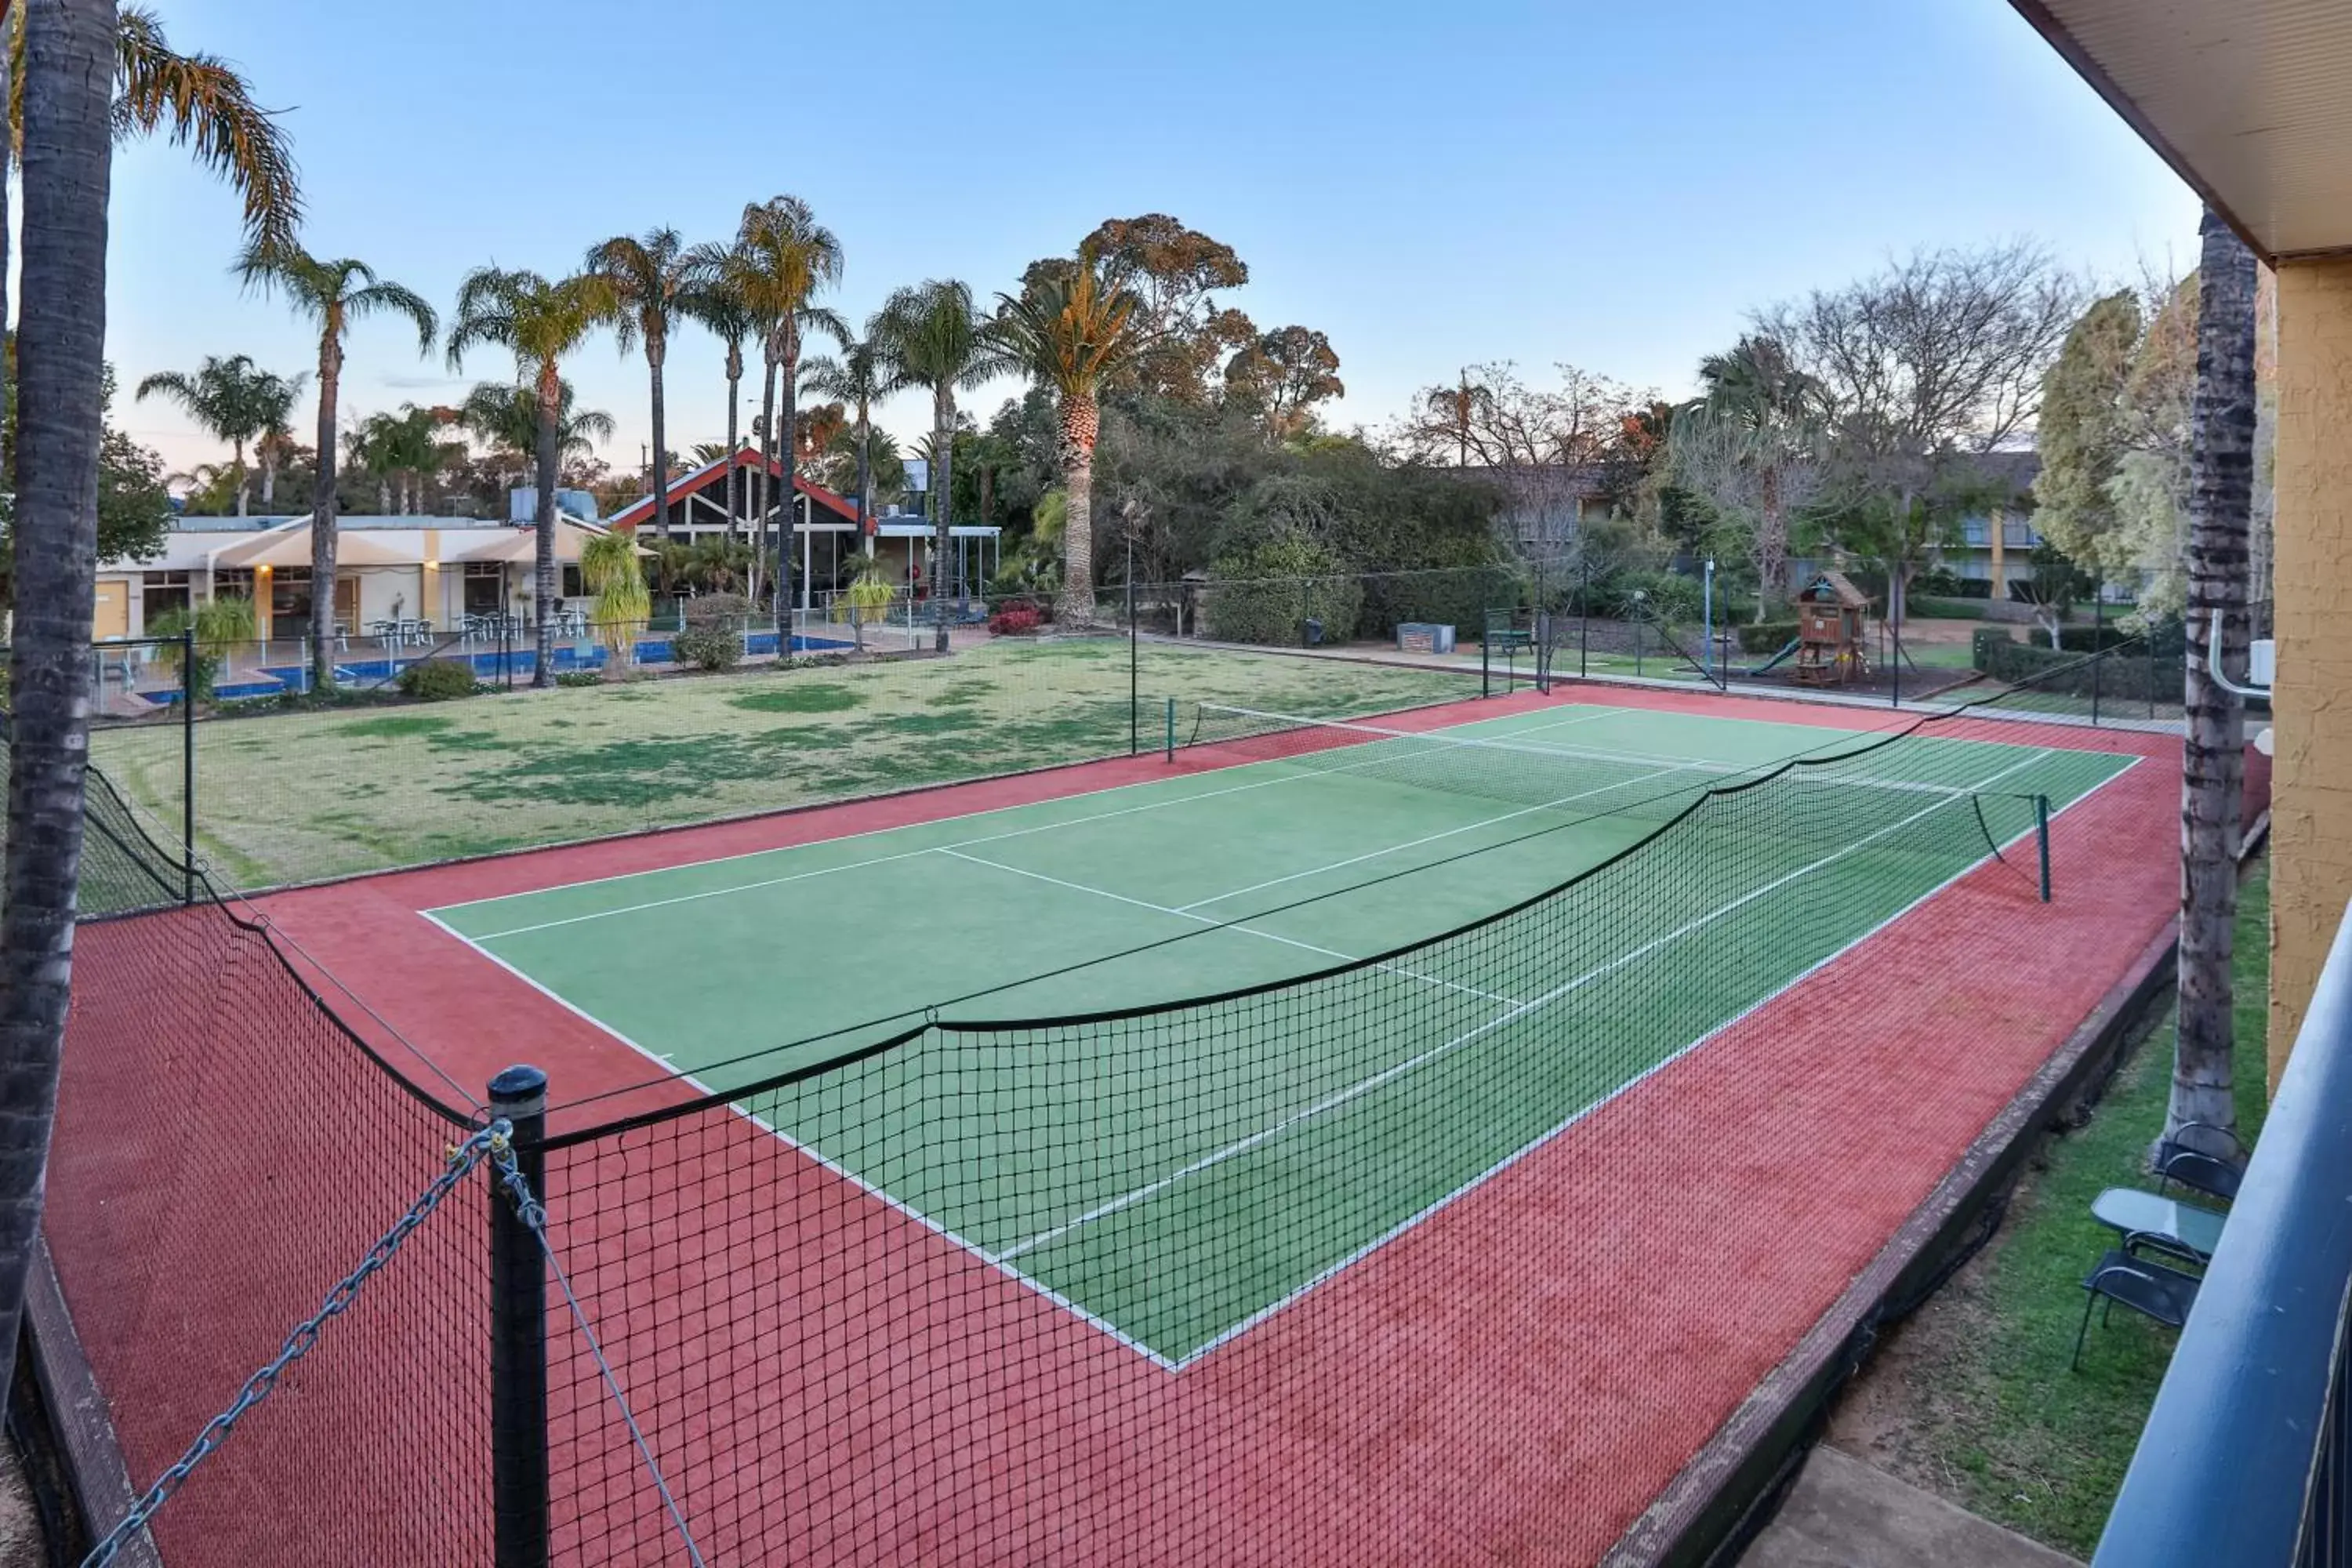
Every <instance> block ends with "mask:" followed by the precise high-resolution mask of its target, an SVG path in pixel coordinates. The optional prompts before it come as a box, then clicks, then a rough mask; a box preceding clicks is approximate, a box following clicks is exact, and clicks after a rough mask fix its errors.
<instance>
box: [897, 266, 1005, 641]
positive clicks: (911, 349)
mask: <svg viewBox="0 0 2352 1568" xmlns="http://www.w3.org/2000/svg"><path fill="white" fill-rule="evenodd" d="M866 336H867V338H868V339H870V340H871V341H872V342H873V344H874V353H875V355H876V358H877V362H878V364H879V367H880V373H881V379H882V380H883V382H885V383H886V384H889V385H891V386H893V387H894V388H895V387H905V386H919V387H922V388H924V389H925V390H926V391H928V392H929V393H930V395H931V445H932V447H933V448H934V450H935V452H936V454H937V455H936V457H935V458H934V459H933V461H932V464H931V475H930V495H931V537H932V546H931V549H932V562H933V567H932V578H933V581H932V583H931V597H932V600H933V603H934V606H935V608H936V610H937V616H936V617H935V618H936V619H937V621H938V626H937V627H936V628H935V629H934V631H933V633H932V637H933V642H932V647H935V648H936V649H937V650H938V651H940V652H941V653H945V652H946V651H947V647H948V622H947V608H946V603H945V599H944V596H943V595H941V593H940V587H941V584H940V582H939V581H938V578H939V577H940V574H941V573H942V572H943V571H944V570H945V568H946V565H947V563H948V561H949V560H950V551H951V549H952V546H951V544H950V541H949V535H948V526H949V515H948V514H949V507H948V497H949V495H950V490H949V489H948V485H949V481H950V478H951V475H950V471H949V470H950V462H949V458H950V455H951V453H952V450H953V448H954V445H955V420H956V393H957V392H958V391H959V390H962V391H970V390H971V389H972V388H974V387H977V386H979V385H980V384H982V383H983V382H986V381H987V380H989V379H990V378H991V377H992V376H995V375H998V374H1002V373H1003V371H1004V370H1005V369H1006V368H1008V365H1009V361H1008V360H1007V358H1006V355H1005V353H1004V351H1003V348H1001V347H1000V346H999V344H998V342H997V341H996V339H995V338H994V337H992V335H991V334H990V331H989V326H988V322H987V321H986V320H985V319H984V318H983V317H982V315H981V314H980V312H979V311H978V310H976V309H975V308H974V307H973V305H972V300H971V289H970V288H969V287H967V286H966V285H965V284H963V283H961V282H959V281H958V280H956V279H952V278H949V279H931V280H930V281H928V282H925V283H922V284H919V285H917V286H916V287H914V288H911V289H899V290H898V292H897V293H895V294H893V295H891V296H890V298H889V299H887V300H885V301H883V304H882V309H881V310H880V311H879V312H878V313H877V315H876V316H875V318H874V320H873V322H872V323H871V324H870V325H869V326H868V327H867V328H866Z"/></svg>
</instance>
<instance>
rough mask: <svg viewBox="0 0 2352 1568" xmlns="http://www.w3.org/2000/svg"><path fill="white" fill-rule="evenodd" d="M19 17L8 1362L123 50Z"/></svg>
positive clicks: (82, 730) (78, 790) (98, 7)
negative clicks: (115, 71) (24, 306)
mask: <svg viewBox="0 0 2352 1568" xmlns="http://www.w3.org/2000/svg"><path fill="white" fill-rule="evenodd" d="M29 9H30V15H29V16H26V23H25V29H26V37H25V68H24V71H23V73H22V78H21V79H22V81H23V83H24V147H25V172H24V193H25V202H24V230H25V247H24V253H23V258H22V265H23V268H24V290H25V298H26V299H27V300H39V301H40V302H41V309H39V310H26V311H25V312H24V317H23V321H22V323H21V325H20V327H19V329H18V331H17V336H16V370H17V388H18V395H19V400H18V403H17V409H18V411H19V412H18V418H19V421H20V426H19V430H18V435H17V441H16V475H15V480H16V483H15V519H14V522H13V534H14V539H15V546H16V549H15V572H16V580H15V601H16V632H15V647H14V650H13V653H12V657H11V661H10V669H9V715H8V727H9V747H8V752H9V757H8V767H9V780H8V784H9V787H8V806H7V811H8V819H7V828H6V831H5V834H0V837H4V838H5V841H6V842H5V851H0V855H5V872H0V1086H5V1087H0V1112H5V1114H0V1351H5V1352H7V1353H8V1354H9V1355H10V1356H12V1357H13V1356H14V1354H15V1353H16V1327H17V1322H18V1318H19V1314H20V1313H21V1311H22V1309H23V1303H24V1299H25V1275H26V1267H27V1264H28V1261H29V1259H30V1258H31V1256H32V1249H33V1247H34V1244H35V1239H36V1237H37V1236H38V1235H39V1232H40V1226H41V1191H42V1187H41V1173H42V1171H43V1169H44V1168H45V1166H46V1164H47V1158H48V1149H49V1130H50V1127H51V1125H52V1123H53V1121H54V1120H55V1116H56V1111H57V1090H58V1061H59V1059H60V1057H61V1054H62V1051H63V1047H64V1044H65V1027H66V1003H67V998H68V994H69V993H70V991H71V988H72V983H73V923H74V896H75V889H76V885H77V883H78V882H79V879H80V873H81V847H82V783H83V777H84V770H85V767H86V765H87V763H88V760H89V717H90V713H89V710H90V685H91V683H90V679H89V658H90V616H91V609H92V605H93V604H94V602H95V597H96V587H95V583H96V578H95V574H94V566H95V563H96V560H97V556H98V509H97V507H96V505H95V504H94V500H93V495H94V486H95V484H96V476H97V473H98V460H99V449H100V433H101V431H102V429H103V427H104V423H105V411H106V400H105V394H104V390H103V388H104V384H105V373H106V366H105V359H104V356H105V343H106V203H107V195H108V182H109V176H110V173H111V154H112V150H113V141H114V122H113V115H112V112H111V110H112V104H111V103H110V93H109V81H110V73H109V71H108V69H107V62H108V60H109V59H110V58H111V57H112V55H113V53H114V51H115V47H116V45H115V10H114V3H113V0H45V3H44V4H42V5H37V6H32V7H30V8H29ZM6 140H7V138H6V137H5V136H0V142H5V141H6ZM0 174H5V171H0ZM0 183H5V181H4V180H0ZM0 229H5V225H0Z"/></svg>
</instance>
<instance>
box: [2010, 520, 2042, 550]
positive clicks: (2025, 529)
mask: <svg viewBox="0 0 2352 1568" xmlns="http://www.w3.org/2000/svg"><path fill="white" fill-rule="evenodd" d="M2000 538H2001V542H2002V543H2004V544H2006V545H2008V546H2010V547H2011V549H2014V550H2031V549H2032V548H2033V547H2034V546H2035V545H2036V544H2038V543H2040V542H2041V541H2040V540H2039V539H2037V538H2035V537H2034V533H2033V525H2032V523H2030V522H2028V521H2025V520H2024V519H2023V518H2021V517H2011V518H2004V519H2002V520H2001V525H2000Z"/></svg>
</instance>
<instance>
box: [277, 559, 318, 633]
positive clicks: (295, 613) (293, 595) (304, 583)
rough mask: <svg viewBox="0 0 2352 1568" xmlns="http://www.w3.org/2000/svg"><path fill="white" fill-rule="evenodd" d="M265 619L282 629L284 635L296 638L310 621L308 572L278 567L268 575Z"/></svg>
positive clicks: (306, 569) (307, 568) (306, 567)
mask: <svg viewBox="0 0 2352 1568" xmlns="http://www.w3.org/2000/svg"><path fill="white" fill-rule="evenodd" d="M269 618H270V620H271V622H272V623H273V624H275V625H278V626H284V627H285V633H284V635H286V636H288V637H295V636H299V629H298V628H299V627H301V626H308V625H309V623H310V568H309V567H308V566H281V567H279V568H278V570H277V571H275V572H273V573H271V574H269Z"/></svg>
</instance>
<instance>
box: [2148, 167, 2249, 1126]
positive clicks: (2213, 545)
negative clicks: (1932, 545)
mask: <svg viewBox="0 0 2352 1568" xmlns="http://www.w3.org/2000/svg"><path fill="white" fill-rule="evenodd" d="M2200 232H2201V233H2202V235H2203V237H2204V241H2205V247H2204V258H2203V260H2202V262H2201V263H2200V266H2199V268H2198V274H2197V279H2198V281H2197V294H2198V306H2197V395H2196V404H2195V410H2196V411H2195V414H2194V416H2193V418H2192V421H2191V423H2192V425H2193V426H2194V430H2195V435H2194V437H2193V440H2194V447H2193V456H2192V458H2191V459H2190V470H2191V476H2192V477H2191V480H2190V487H2189V492H2190V500H2189V628H2188V630H2189V660H2188V689H2187V692H2186V694H2185V696H2184V699H2183V700H2184V702H2185V704H2186V706H2187V708H2188V716H2189V736H2188V744H2187V746H2186V748H2185V749H2184V751H2183V752H2182V757H2183V761H2182V765H2181V779H2180V851H2181V857H2180V1026H2179V1033H2178V1035H2177V1037H2176V1038H2175V1041H2174V1045H2173V1056H2172V1097H2171V1102H2170V1104H2169V1105H2168V1108H2167V1110H2166V1112H2165V1131H2166V1133H2167V1135H2168V1136H2169V1135H2172V1134H2175V1133H2178V1132H2179V1130H2180V1128H2181V1127H2182V1126H2183V1125H2184V1124H2187V1123H2190V1122H2195V1123H2200V1124H2201V1125H2203V1126H2206V1127H2216V1128H2221V1129H2223V1130H2224V1131H2229V1132H2231V1133H2232V1134H2234V1133H2235V1131H2236V1128H2237V1102H2236V1099H2235V1096H2234V1095H2233V1094H2232V1092H2231V1082H2230V1056H2231V1047H2232V1045H2233V1043H2234V1042H2233V1033H2232V1028H2231V1023H2232V1020H2231V1006H2232V1004H2233V1002H2234V997H2233V995H2232V994H2231V976H2230V961H2231V948H2232V938H2233V935H2234V931H2233V928H2234V927H2235V925H2236V923H2237V913H2238V834H2239V820H2238V817H2239V812H2240V809H2241V803H2240V799H2239V793H2240V789H2241V786H2242V782H2243V773H2244V768H2245V750H2244V747H2245V742H2244V737H2243V735H2242V729H2243V725H2242V710H2241V708H2240V704H2239V700H2238V699H2237V697H2236V696H2235V695H2233V694H2232V693H2231V692H2230V691H2229V690H2228V689H2226V688H2224V687H2223V686H2222V685H2221V682H2219V681H2218V680H2216V679H2213V674H2212V671H2213V666H2214V663H2215V661H2217V660H2218V661H2219V662H2220V663H2221V667H2222V668H2224V669H2227V668H2229V666H2231V664H2239V663H2241V662H2242V660H2243V659H2244V658H2245V652H2246V627H2245V608H2246V564H2247V563H2246V540H2247V532H2248V529H2249V524H2250V521H2251V519H2252V511H2253V499H2254V279H2255V270H2256V269H2255V266H2254V258H2253V253H2252V251H2250V250H2248V249H2247V248H2246V247H2245V245H2244V243H2243V242H2242V241H2241V240H2240V239H2239V238H2238V237H2237V235H2236V234H2235V233H2233V232H2232V231H2231V228H2230V226H2228V225H2227V224H2225V223H2223V222H2222V221H2221V219H2219V218H2217V217H2215V216H2213V215H2212V214H2211V213H2210V212H2208V213H2207V214H2206V215H2205V221H2204V224H2203V226H2202V228H2201V231H2200ZM2217 623H2218V625H2219V626H2221V646H2219V647H2215V646H2214V645H2213V639H2212V631H2213V627H2214V626H2215V625H2216V624H2217ZM2189 1141H2190V1142H2200V1145H2201V1142H2202V1140H2200V1138H2198V1137H2197V1135H2195V1134H2192V1135H2191V1136H2190V1139H2189ZM2213 1142H2225V1141H2224V1140H2221V1139H2220V1138H2219V1137H2218V1136H2217V1137H2215V1138H2214V1139H2213ZM2207 1152H2210V1153H2216V1154H2226V1153H2228V1152H2231V1151H2230V1150H2229V1149H2228V1148H2226V1147H2224V1148H2214V1149H2209V1150H2208V1151H2207Z"/></svg>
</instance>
